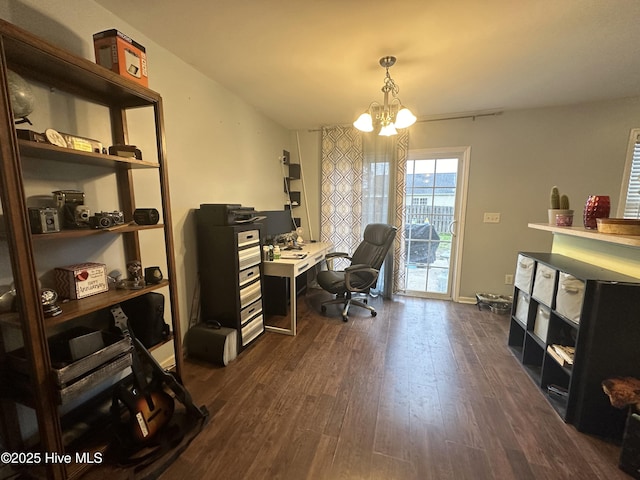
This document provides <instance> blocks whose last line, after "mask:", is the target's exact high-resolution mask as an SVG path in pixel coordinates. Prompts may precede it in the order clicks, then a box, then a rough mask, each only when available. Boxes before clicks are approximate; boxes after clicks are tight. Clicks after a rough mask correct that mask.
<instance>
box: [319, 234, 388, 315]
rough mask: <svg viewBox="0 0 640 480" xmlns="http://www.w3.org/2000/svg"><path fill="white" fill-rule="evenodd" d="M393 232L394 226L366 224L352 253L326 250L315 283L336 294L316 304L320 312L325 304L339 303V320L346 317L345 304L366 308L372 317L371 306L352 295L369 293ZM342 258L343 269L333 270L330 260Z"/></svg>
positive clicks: (373, 309)
mask: <svg viewBox="0 0 640 480" xmlns="http://www.w3.org/2000/svg"><path fill="white" fill-rule="evenodd" d="M395 235H396V227H394V226H392V225H386V224H383V223H372V224H369V225H367V226H366V228H365V230H364V235H363V237H364V238H363V240H362V242H361V243H360V244H359V245H358V247H357V248H356V250H355V252H354V253H353V256H349V255H348V254H347V253H343V252H331V253H328V254H327V255H326V256H325V258H326V260H327V266H328V268H329V269H328V270H323V271H321V272H320V273H318V277H317V281H318V284H319V285H320V286H321V287H322V288H323V290H326V291H327V292H329V293H333V294H334V295H336V298H335V299H333V300H328V301H326V302H323V303H322V305H321V306H320V310H321V311H322V313H325V312H326V311H327V305H332V304H333V305H335V304H343V305H344V307H343V310H342V320H343V321H345V322H346V321H348V320H349V316H348V315H349V307H350V306H351V305H355V306H358V307H362V308H366V309H367V310H369V312H371V316H372V317H375V316H376V315H377V312H376V310H375V308H373V307H372V306H370V305H367V301H366V299H365V300H363V301H360V300H356V299H354V298H353V294H354V293H369V290H370V289H371V288H374V287H375V285H376V283H377V281H378V275H379V274H380V268H381V267H382V262H384V259H385V257H386V255H387V252H388V251H389V248H390V247H391V244H392V243H393V240H394V238H395ZM336 258H345V259H347V260H349V261H350V262H351V265H350V266H348V267H347V268H345V269H344V270H333V260H334V259H336Z"/></svg>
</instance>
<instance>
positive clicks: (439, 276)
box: [404, 149, 466, 298]
mask: <svg viewBox="0 0 640 480" xmlns="http://www.w3.org/2000/svg"><path fill="white" fill-rule="evenodd" d="M465 154H466V151H465V150H464V149H458V150H457V151H456V152H452V151H444V152H439V151H436V150H429V151H424V150H421V151H410V152H409V159H408V161H407V173H406V177H405V182H406V196H405V219H404V220H405V221H404V224H405V226H404V229H405V230H404V235H405V255H406V256H405V278H406V285H405V291H406V293H407V294H410V295H416V296H428V297H435V298H451V296H452V278H453V275H452V274H453V272H454V268H455V265H456V264H457V262H456V252H457V251H458V245H459V242H458V238H457V229H458V227H459V220H460V214H461V210H462V209H461V208H460V205H461V202H460V198H459V197H460V192H459V189H460V186H461V185H464V184H465V183H464V182H462V180H463V178H461V172H463V173H464V170H461V166H462V165H463V164H464V158H465ZM462 177H464V175H462Z"/></svg>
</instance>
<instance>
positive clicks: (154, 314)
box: [120, 292, 171, 348]
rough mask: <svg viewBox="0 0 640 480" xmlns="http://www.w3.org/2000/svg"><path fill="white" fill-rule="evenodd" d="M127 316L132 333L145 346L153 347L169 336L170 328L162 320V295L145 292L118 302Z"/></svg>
mask: <svg viewBox="0 0 640 480" xmlns="http://www.w3.org/2000/svg"><path fill="white" fill-rule="evenodd" d="M120 306H121V307H122V311H123V312H124V314H125V315H126V316H127V317H128V318H129V328H130V329H131V330H132V333H133V335H134V336H135V337H136V338H137V339H138V340H140V341H141V342H142V344H143V345H144V346H145V347H147V348H150V347H153V346H154V345H157V344H159V343H161V342H164V341H166V340H167V339H168V338H169V334H170V333H171V330H170V328H169V325H167V324H166V323H165V321H164V295H162V294H161V293H156V292H150V293H145V294H144V295H141V296H139V297H136V298H132V299H131V300H127V301H125V302H122V303H121V304H120Z"/></svg>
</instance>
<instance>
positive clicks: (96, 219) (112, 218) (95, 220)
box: [89, 211, 124, 228]
mask: <svg viewBox="0 0 640 480" xmlns="http://www.w3.org/2000/svg"><path fill="white" fill-rule="evenodd" d="M123 223H124V214H123V213H122V212H117V211H114V212H98V213H96V214H95V215H93V216H92V217H89V226H90V227H91V228H109V227H113V226H115V225H122V224H123Z"/></svg>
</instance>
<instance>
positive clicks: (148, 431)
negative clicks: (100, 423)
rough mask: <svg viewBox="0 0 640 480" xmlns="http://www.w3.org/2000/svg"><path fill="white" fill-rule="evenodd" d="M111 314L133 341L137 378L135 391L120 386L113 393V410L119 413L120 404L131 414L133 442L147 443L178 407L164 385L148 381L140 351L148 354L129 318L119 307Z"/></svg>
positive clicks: (133, 363) (134, 373)
mask: <svg viewBox="0 0 640 480" xmlns="http://www.w3.org/2000/svg"><path fill="white" fill-rule="evenodd" d="M111 314H112V315H113V318H114V321H115V324H116V327H118V328H119V329H120V330H121V331H122V334H123V335H125V336H128V337H129V338H130V339H131V341H132V343H133V346H134V348H133V351H132V352H131V370H132V371H133V378H134V387H133V390H130V389H129V388H128V387H127V386H125V385H124V384H123V383H120V384H119V385H118V386H117V387H116V389H115V390H114V396H113V399H114V402H113V406H112V408H113V409H114V413H116V412H115V410H116V409H117V406H118V402H119V401H121V402H122V403H123V404H124V406H125V407H126V408H127V410H128V411H129V423H130V425H131V436H132V438H133V440H134V441H135V442H137V443H142V442H146V441H147V440H150V439H151V438H153V437H154V436H155V435H156V434H157V433H158V431H159V430H160V429H161V428H162V427H163V426H165V425H166V424H167V423H169V421H170V420H171V417H172V416H173V411H174V408H175V405H174V401H173V397H172V396H171V395H169V394H168V393H167V392H165V391H164V389H163V388H162V386H161V385H154V384H153V383H150V382H147V379H146V376H145V373H144V370H143V368H142V365H141V362H140V358H139V357H138V351H140V349H141V348H140V347H142V349H143V350H144V351H145V352H146V353H149V352H148V351H147V349H146V348H144V346H143V345H142V344H141V343H140V341H139V340H137V339H136V338H135V336H134V335H133V332H132V331H130V330H129V326H128V323H129V319H128V318H127V316H126V315H125V314H124V312H123V311H122V308H120V306H119V305H116V306H114V307H112V309H111ZM149 356H151V358H153V356H152V355H151V353H149ZM117 413H119V412H117Z"/></svg>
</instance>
